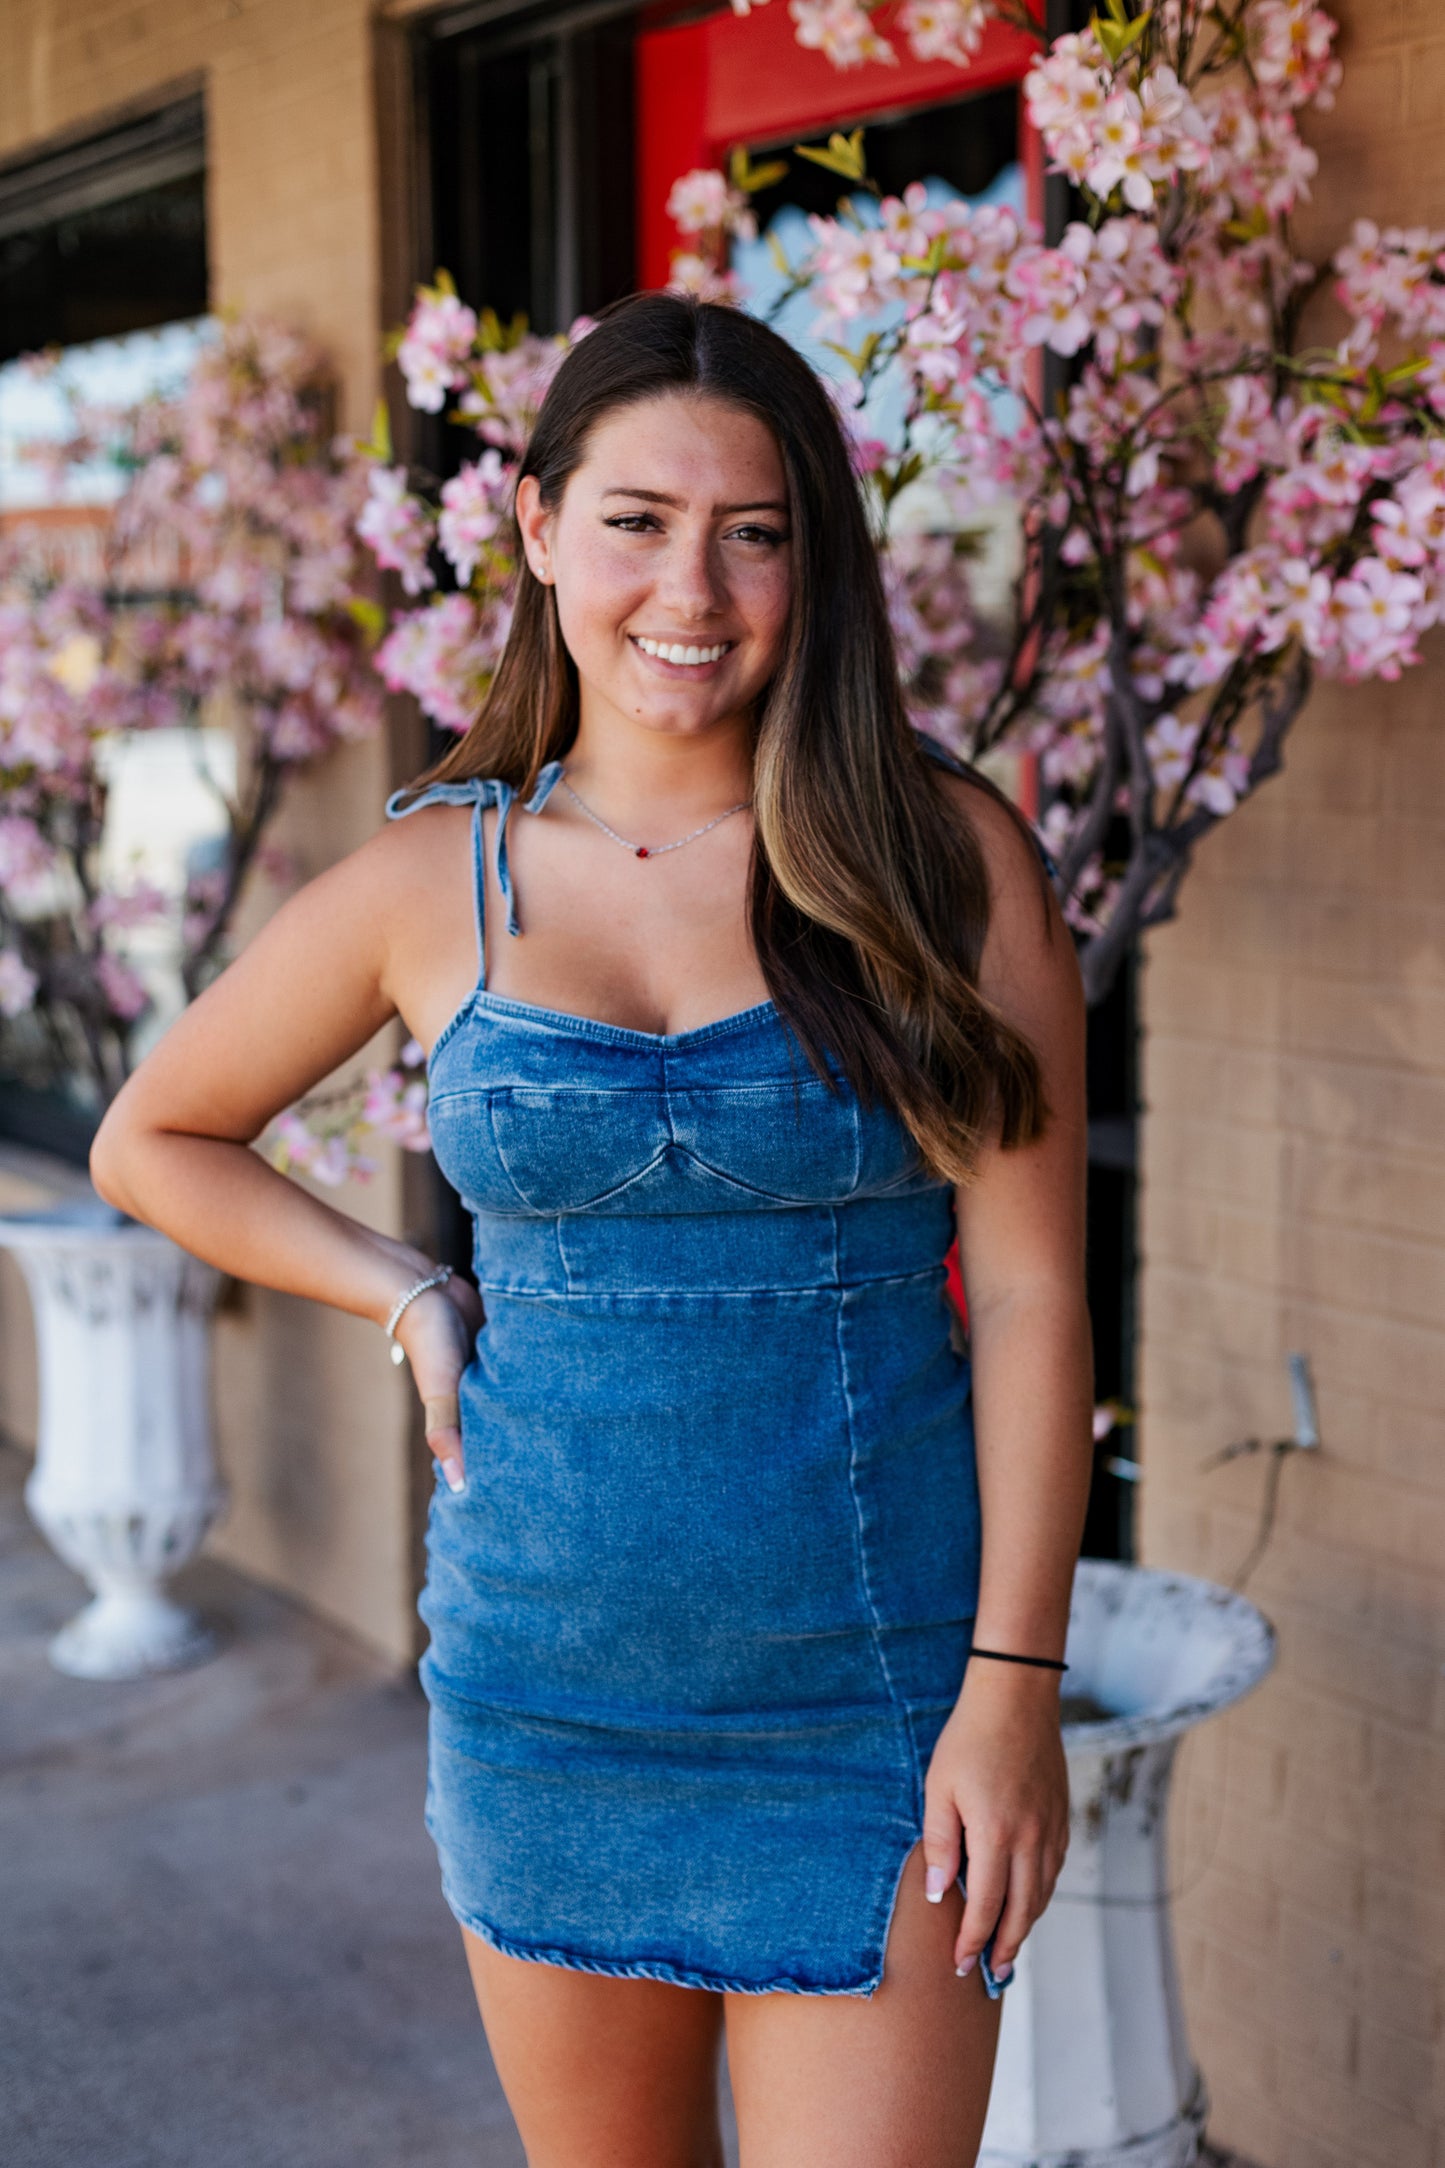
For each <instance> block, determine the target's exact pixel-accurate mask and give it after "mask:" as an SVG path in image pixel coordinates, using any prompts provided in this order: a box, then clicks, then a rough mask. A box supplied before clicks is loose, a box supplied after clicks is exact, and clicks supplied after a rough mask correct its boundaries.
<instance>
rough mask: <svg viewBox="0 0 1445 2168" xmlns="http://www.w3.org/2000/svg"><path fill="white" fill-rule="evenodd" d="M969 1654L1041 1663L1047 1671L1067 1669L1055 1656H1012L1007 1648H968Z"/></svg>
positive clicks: (1017, 1661) (1001, 1659)
mask: <svg viewBox="0 0 1445 2168" xmlns="http://www.w3.org/2000/svg"><path fill="white" fill-rule="evenodd" d="M968 1653H969V1655H970V1656H997V1657H998V1659H999V1661H1000V1662H1001V1663H1005V1664H1042V1665H1043V1667H1044V1668H1045V1670H1047V1671H1067V1670H1068V1668H1069V1667H1068V1665H1067V1664H1065V1663H1061V1662H1060V1661H1059V1659H1058V1657H1057V1656H1014V1655H1012V1654H1011V1653H1010V1651H1009V1650H1008V1649H970V1650H969V1652H968Z"/></svg>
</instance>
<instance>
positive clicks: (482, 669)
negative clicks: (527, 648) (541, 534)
mask: <svg viewBox="0 0 1445 2168" xmlns="http://www.w3.org/2000/svg"><path fill="white" fill-rule="evenodd" d="M507 622H508V618H507V613H506V611H505V610H504V609H503V608H502V607H500V606H499V605H496V604H494V605H493V606H492V607H491V608H490V609H489V610H479V609H478V606H477V605H476V603H474V602H473V601H472V599H471V597H470V596H469V595H446V596H444V597H443V598H442V599H441V600H440V601H438V602H434V603H433V604H432V605H431V607H430V608H429V609H425V610H413V611H411V612H409V613H408V614H407V615H405V616H402V617H399V618H397V620H396V622H395V624H394V626H393V628H392V630H391V632H390V633H389V634H388V635H387V637H386V639H385V640H383V642H382V644H381V646H380V647H379V648H378V649H377V651H376V667H377V669H378V670H379V671H380V673H381V676H382V678H383V680H384V681H385V683H386V684H387V685H389V686H390V687H391V689H392V691H393V692H409V693H414V694H415V695H416V697H417V699H418V700H419V701H420V702H421V705H422V706H423V708H425V710H426V712H427V714H428V715H430V716H431V717H432V718H433V720H434V721H436V722H438V723H440V724H441V725H442V727H443V729H446V730H456V731H463V730H467V729H469V728H470V727H471V725H472V723H473V722H474V721H475V720H476V716H477V712H478V710H479V709H480V707H481V704H482V701H483V699H484V698H485V696H486V690H487V687H488V685H489V684H490V683H491V679H492V673H493V671H494V670H495V669H496V666H497V662H498V660H499V659H500V656H501V652H502V648H503V645H504V644H505V640H506V630H507Z"/></svg>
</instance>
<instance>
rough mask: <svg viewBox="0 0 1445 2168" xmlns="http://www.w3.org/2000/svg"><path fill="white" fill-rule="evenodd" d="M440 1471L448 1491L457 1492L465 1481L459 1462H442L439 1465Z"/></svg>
mask: <svg viewBox="0 0 1445 2168" xmlns="http://www.w3.org/2000/svg"><path fill="white" fill-rule="evenodd" d="M441 1470H442V1474H443V1475H444V1476H445V1477H446V1479H447V1489H448V1490H451V1491H459V1490H460V1489H461V1488H462V1486H463V1484H464V1483H465V1482H466V1480H467V1479H466V1477H465V1476H464V1475H463V1473H462V1464H461V1462H460V1461H459V1460H444V1461H443V1462H442V1464H441Z"/></svg>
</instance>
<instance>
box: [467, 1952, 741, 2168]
mask: <svg viewBox="0 0 1445 2168" xmlns="http://www.w3.org/2000/svg"><path fill="white" fill-rule="evenodd" d="M462 1939H463V1940H464V1942H465V1943H466V1949H467V1963H468V1965H469V1966H470V1967H471V1974H472V1985H473V1986H474V1987H475V1989H476V1991H477V2007H478V2008H479V2009H480V2011H481V2013H482V2023H483V2024H484V2025H485V2027H486V2030H487V2042H488V2045H489V2046H490V2048H491V2051H492V2060H493V2061H494V2062H495V2064H496V2066H497V2075H498V2077H499V2078H500V2079H501V2081H502V2090H503V2092H504V2093H505V2094H506V2096H507V2105H508V2106H509V2107H510V2109H511V2111H512V2114H513V2115H514V2116H515V2118H516V2122H517V2128H518V2130H519V2131H520V2132H521V2134H522V2143H523V2145H524V2146H525V2147H526V2150H527V2161H528V2168H722V2158H723V2153H722V2139H721V2137H720V2135H719V2132H718V2121H717V2072H718V2049H719V2046H720V2044H721V2041H722V1997H721V1996H720V1995H709V1994H706V1993H704V1992H703V1990H702V1989H700V1988H694V1987H672V1986H670V1985H669V1984H668V1983H667V1982H666V1981H663V1980H617V1979H611V1978H609V1977H608V1976H607V1975H606V1974H602V1973H595V1972H572V1971H569V1970H568V1969H567V1968H565V1967H564V1966H561V1965H538V1964H531V1963H529V1962H527V1961H526V1960H524V1959H522V1958H517V1957H506V1956H503V1954H502V1953H501V1951H499V1950H494V1949H492V1948H491V1947H490V1945H489V1944H487V1943H485V1942H482V1941H481V1940H480V1939H479V1938H478V1937H477V1936H476V1935H470V1934H468V1933H467V1932H466V1930H465V1929H463V1931H462Z"/></svg>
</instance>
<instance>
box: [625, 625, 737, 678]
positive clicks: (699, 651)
mask: <svg viewBox="0 0 1445 2168" xmlns="http://www.w3.org/2000/svg"><path fill="white" fill-rule="evenodd" d="M627 637H628V639H629V640H630V641H631V642H632V645H633V646H634V647H635V648H636V649H637V651H638V653H639V654H641V655H643V656H645V657H646V659H647V660H648V661H649V662H652V663H655V664H657V665H658V667H659V668H660V669H662V670H663V671H664V672H666V674H667V675H668V676H669V677H678V676H681V677H691V678H706V677H712V676H714V675H715V673H716V671H717V669H718V667H719V665H720V664H722V663H724V662H726V660H727V658H728V656H729V655H730V654H731V653H732V651H733V649H734V648H735V647H736V646H737V642H736V640H714V641H712V642H711V643H710V644H709V645H707V646H704V645H702V643H700V642H699V641H696V640H679V639H667V638H665V637H653V636H652V635H651V634H648V633H645V632H629V634H628V635H627Z"/></svg>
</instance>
